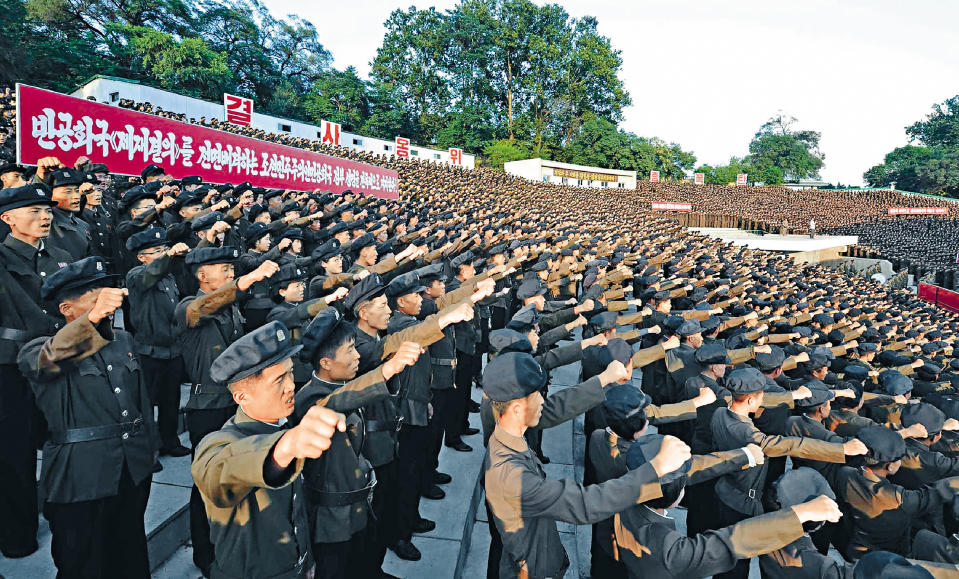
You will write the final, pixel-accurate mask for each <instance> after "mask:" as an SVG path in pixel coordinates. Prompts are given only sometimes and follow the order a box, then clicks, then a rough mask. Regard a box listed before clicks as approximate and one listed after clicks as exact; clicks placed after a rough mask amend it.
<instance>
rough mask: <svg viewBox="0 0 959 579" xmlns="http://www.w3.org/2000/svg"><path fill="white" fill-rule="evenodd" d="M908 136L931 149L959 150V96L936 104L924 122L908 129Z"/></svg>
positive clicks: (914, 124) (919, 122) (918, 122)
mask: <svg viewBox="0 0 959 579" xmlns="http://www.w3.org/2000/svg"><path fill="white" fill-rule="evenodd" d="M906 134H907V135H909V138H910V139H911V140H913V141H918V142H920V143H922V144H924V145H927V146H930V147H948V148H953V149H955V148H959V95H956V96H954V97H952V98H951V99H948V100H946V101H943V102H942V103H936V104H934V105H933V106H932V112H931V113H929V115H927V116H926V118H925V119H924V120H922V121H917V122H915V123H913V124H912V125H909V126H908V127H906Z"/></svg>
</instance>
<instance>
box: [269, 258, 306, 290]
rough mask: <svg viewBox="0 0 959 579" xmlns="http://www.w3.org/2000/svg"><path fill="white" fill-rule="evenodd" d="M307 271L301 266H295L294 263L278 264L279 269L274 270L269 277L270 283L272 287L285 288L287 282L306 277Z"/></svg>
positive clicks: (301, 279)
mask: <svg viewBox="0 0 959 579" xmlns="http://www.w3.org/2000/svg"><path fill="white" fill-rule="evenodd" d="M306 275H307V271H306V270H305V269H303V268H302V267H297V265H296V264H294V263H286V264H284V265H281V266H280V269H278V270H277V271H276V273H274V274H273V275H272V276H271V277H270V285H271V286H273V287H274V288H283V289H286V286H287V285H289V283H291V282H294V281H303V278H304V277H306Z"/></svg>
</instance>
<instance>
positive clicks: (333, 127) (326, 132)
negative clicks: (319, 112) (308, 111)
mask: <svg viewBox="0 0 959 579" xmlns="http://www.w3.org/2000/svg"><path fill="white" fill-rule="evenodd" d="M342 129H343V126H342V125H340V123H332V122H330V121H322V120H321V121H320V134H321V135H323V138H321V139H320V141H321V142H323V143H328V144H330V145H336V146H339V145H340V131H341V130H342Z"/></svg>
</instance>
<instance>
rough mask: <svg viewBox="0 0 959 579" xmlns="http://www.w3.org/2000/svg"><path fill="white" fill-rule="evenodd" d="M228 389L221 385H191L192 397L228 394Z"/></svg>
mask: <svg viewBox="0 0 959 579" xmlns="http://www.w3.org/2000/svg"><path fill="white" fill-rule="evenodd" d="M229 391H230V389H229V388H227V387H226V386H223V385H222V384H194V385H193V395H194V396H198V395H200V394H223V393H224V392H229Z"/></svg>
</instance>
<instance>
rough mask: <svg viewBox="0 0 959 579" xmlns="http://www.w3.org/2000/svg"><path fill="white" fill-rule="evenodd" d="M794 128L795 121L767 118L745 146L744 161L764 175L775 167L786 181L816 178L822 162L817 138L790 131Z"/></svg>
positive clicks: (809, 133)
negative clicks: (746, 152)
mask: <svg viewBox="0 0 959 579" xmlns="http://www.w3.org/2000/svg"><path fill="white" fill-rule="evenodd" d="M795 124H796V119H795V117H790V116H786V115H784V114H782V113H779V114H777V115H776V116H774V117H771V118H770V119H769V120H768V121H766V122H765V123H764V124H763V126H762V127H760V128H759V131H758V132H757V133H756V135H755V137H753V140H752V141H751V142H750V143H749V156H748V157H747V158H746V161H747V162H748V163H749V164H750V165H752V166H755V167H757V169H758V170H759V171H760V172H762V173H764V174H765V173H767V172H769V171H770V170H771V168H772V167H775V168H777V169H779V171H780V172H781V173H782V175H783V176H785V177H786V178H787V179H805V178H807V177H818V176H819V170H820V169H821V168H822V166H823V160H824V156H823V154H822V153H821V152H820V151H819V139H820V137H821V135H820V133H817V132H816V131H809V130H806V131H797V130H794V128H793V127H794V126H795ZM769 176H772V175H769ZM767 182H768V181H767Z"/></svg>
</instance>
